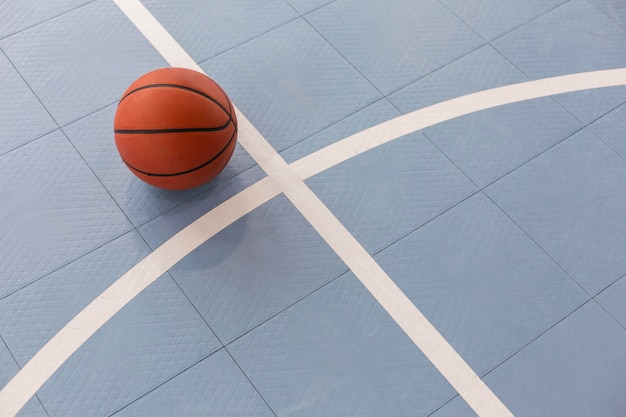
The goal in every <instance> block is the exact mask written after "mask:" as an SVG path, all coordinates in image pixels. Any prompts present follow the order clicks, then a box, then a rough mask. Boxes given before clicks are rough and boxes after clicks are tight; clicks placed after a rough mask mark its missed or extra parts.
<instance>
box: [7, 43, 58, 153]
mask: <svg viewBox="0 0 626 417" xmlns="http://www.w3.org/2000/svg"><path fill="white" fill-rule="evenodd" d="M0 91H2V100H1V101H0V126H2V129H1V130H0V155H2V154H4V153H6V152H8V151H10V150H12V149H15V148H17V147H18V146H20V145H23V144H25V143H27V142H29V141H31V140H33V139H35V138H38V137H40V136H42V135H44V134H45V133H49V132H51V131H53V130H54V129H56V128H57V125H56V124H55V123H54V120H52V118H51V117H50V115H49V114H48V113H47V112H46V109H45V108H44V107H43V106H42V105H41V103H40V102H39V101H38V100H37V97H36V96H35V95H34V94H33V92H32V91H31V90H30V89H29V88H28V85H27V84H26V83H25V82H24V80H23V79H22V77H20V75H19V73H18V72H17V71H16V70H15V68H14V67H13V65H12V64H11V62H9V60H8V59H7V58H6V56H5V55H4V54H2V53H0Z"/></svg>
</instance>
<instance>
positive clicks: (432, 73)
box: [384, 41, 490, 114]
mask: <svg viewBox="0 0 626 417" xmlns="http://www.w3.org/2000/svg"><path fill="white" fill-rule="evenodd" d="M487 46H490V45H489V42H487V41H485V42H484V43H481V44H480V45H478V46H476V47H475V48H471V49H469V50H468V51H466V52H464V53H463V54H461V55H459V56H458V57H456V58H454V59H452V60H451V61H449V62H446V63H445V64H442V65H439V66H438V67H437V68H434V69H433V70H431V71H429V72H427V73H426V74H423V75H421V76H419V77H417V78H415V79H412V80H410V81H408V82H406V83H405V84H404V85H402V86H400V87H397V88H395V89H392V90H390V91H389V92H388V93H387V94H385V96H384V97H385V98H389V99H390V97H391V96H392V95H394V94H396V93H397V92H399V91H401V90H402V89H404V88H406V87H409V86H410V85H413V84H416V83H418V82H420V81H422V80H424V79H426V78H428V77H430V76H432V75H435V74H436V73H437V72H439V71H441V70H443V69H444V68H446V67H448V66H450V65H452V64H454V63H456V62H458V61H460V60H462V59H463V58H467V57H468V56H470V55H471V54H473V53H474V52H477V51H478V50H480V49H482V48H485V47H487ZM390 101H391V99H390ZM443 101H445V100H443ZM437 103H438V102H437ZM428 106H429V105H426V106H423V107H428ZM414 110H415V109H414ZM412 111H413V110H408V111H407V112H402V113H403V114H406V113H411V112H412Z"/></svg>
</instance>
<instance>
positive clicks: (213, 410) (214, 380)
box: [114, 349, 274, 417]
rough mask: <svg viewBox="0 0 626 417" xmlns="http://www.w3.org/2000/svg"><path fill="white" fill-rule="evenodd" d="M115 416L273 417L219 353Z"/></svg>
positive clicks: (226, 356)
mask: <svg viewBox="0 0 626 417" xmlns="http://www.w3.org/2000/svg"><path fill="white" fill-rule="evenodd" d="M114 416H115V417H123V416H127V417H142V416H146V417H172V416H184V417H212V416H214V417H228V416H246V417H272V416H274V414H273V413H272V411H271V410H270V409H269V408H268V406H267V404H265V402H264V401H263V399H262V398H261V397H260V396H259V394H258V392H256V390H255V389H254V387H253V386H252V384H250V382H249V381H248V379H247V378H246V377H245V375H244V374H243V373H242V372H241V369H239V367H238V366H237V364H236V363H235V362H233V360H232V358H231V357H230V355H229V354H228V353H227V352H226V351H225V350H224V349H222V350H219V351H217V352H215V353H214V354H212V355H211V356H209V357H208V358H206V359H204V360H202V362H200V363H198V364H196V365H194V366H193V367H191V368H189V369H187V370H186V371H185V372H183V373H182V374H180V375H178V376H176V377H175V378H174V379H172V380H170V381H168V382H166V383H165V384H163V385H162V386H160V387H159V388H157V389H156V390H154V391H151V392H150V393H148V394H147V395H146V396H144V397H142V398H140V399H139V400H137V401H136V402H134V403H132V404H130V405H129V406H128V407H126V408H124V409H122V410H121V411H120V412H119V413H115V414H114Z"/></svg>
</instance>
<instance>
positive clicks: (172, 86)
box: [117, 84, 233, 119]
mask: <svg viewBox="0 0 626 417" xmlns="http://www.w3.org/2000/svg"><path fill="white" fill-rule="evenodd" d="M215 85H217V84H215ZM159 87H166V88H178V89H181V90H185V91H190V92H192V93H195V94H198V95H200V96H202V97H204V98H206V99H207V100H210V101H212V102H213V103H215V104H217V106H218V107H219V108H220V109H222V111H223V112H224V113H226V115H227V116H228V118H229V119H232V117H233V115H232V114H231V112H229V111H228V110H226V109H225V108H224V106H222V103H220V102H219V101H217V100H216V99H214V98H213V97H211V96H210V95H208V94H206V93H204V92H202V91H200V90H196V89H195V88H191V87H187V86H185V85H179V84H149V85H143V86H141V87H137V88H135V89H134V90H132V91H129V92H128V93H127V94H126V95H125V96H124V97H122V98H121V99H120V101H119V103H118V104H117V105H118V106H119V105H120V104H121V103H122V101H124V99H125V98H126V97H128V96H130V95H131V94H133V93H136V92H137V91H141V90H147V89H149V88H159ZM217 87H218V88H219V89H220V91H221V92H222V94H224V97H226V99H227V100H228V96H227V95H226V93H224V90H222V88H221V87H220V86H219V85H217ZM228 101H229V102H230V100H228ZM229 107H230V103H229Z"/></svg>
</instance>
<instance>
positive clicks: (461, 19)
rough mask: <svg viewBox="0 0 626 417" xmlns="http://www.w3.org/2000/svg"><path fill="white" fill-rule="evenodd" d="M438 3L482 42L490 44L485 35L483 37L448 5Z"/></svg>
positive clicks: (440, 1) (441, 2)
mask: <svg viewBox="0 0 626 417" xmlns="http://www.w3.org/2000/svg"><path fill="white" fill-rule="evenodd" d="M436 1H437V3H439V4H440V5H441V6H442V7H443V8H444V9H446V10H447V11H448V12H450V14H452V15H453V16H454V17H456V18H457V19H458V20H459V22H461V23H463V24H464V25H465V27H466V28H467V29H469V30H471V31H472V32H473V33H474V35H476V36H478V37H479V38H480V39H482V41H483V42H484V43H486V44H488V43H489V39H486V38H485V37H484V36H483V35H481V34H480V33H478V31H477V30H476V29H474V28H473V27H472V25H471V24H469V22H466V21H465V19H463V18H462V17H461V16H460V15H459V14H458V13H456V12H455V11H454V10H452V9H451V8H450V7H448V5H447V4H445V3H444V2H443V1H442V0H436Z"/></svg>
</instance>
